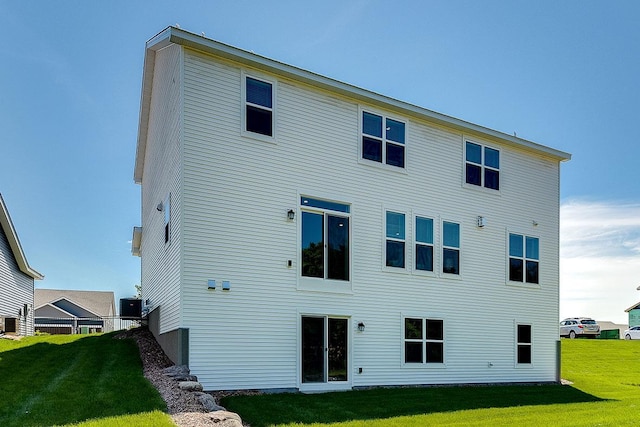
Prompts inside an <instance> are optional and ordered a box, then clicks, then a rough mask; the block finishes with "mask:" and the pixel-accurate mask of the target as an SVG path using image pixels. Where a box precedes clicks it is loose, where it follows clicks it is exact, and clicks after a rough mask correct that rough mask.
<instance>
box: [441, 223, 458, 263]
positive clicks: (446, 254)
mask: <svg viewBox="0 0 640 427" xmlns="http://www.w3.org/2000/svg"><path fill="white" fill-rule="evenodd" d="M442 272H443V273H447V274H460V224H457V223H455V222H448V221H443V222H442Z"/></svg>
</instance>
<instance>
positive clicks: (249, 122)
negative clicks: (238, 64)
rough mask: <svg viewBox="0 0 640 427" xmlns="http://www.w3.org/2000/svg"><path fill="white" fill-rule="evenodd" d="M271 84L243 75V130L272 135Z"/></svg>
mask: <svg viewBox="0 0 640 427" xmlns="http://www.w3.org/2000/svg"><path fill="white" fill-rule="evenodd" d="M273 104H274V102H273V84H272V83H270V82H267V81H265V80H259V79H256V78H253V77H249V76H246V77H245V130H246V131H247V132H253V133H257V134H261V135H266V136H269V137H272V136H273Z"/></svg>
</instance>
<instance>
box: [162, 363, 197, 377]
mask: <svg viewBox="0 0 640 427" xmlns="http://www.w3.org/2000/svg"><path fill="white" fill-rule="evenodd" d="M162 372H163V373H164V374H165V375H166V376H168V377H171V378H173V377H178V376H185V375H189V374H190V373H191V370H190V369H189V367H188V366H187V365H173V366H169V367H168V368H164V369H163V370H162Z"/></svg>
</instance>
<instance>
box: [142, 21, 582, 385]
mask: <svg viewBox="0 0 640 427" xmlns="http://www.w3.org/2000/svg"><path fill="white" fill-rule="evenodd" d="M568 159H570V155H569V154H567V153H565V152H562V151H559V150H556V149H553V148H549V147H546V146H543V145H539V144H537V143H534V142H530V141H527V140H524V139H521V138H517V137H515V136H511V135H507V134H504V133H501V132H497V131H494V130H491V129H487V128H484V127H482V126H479V125H475V124H472V123H468V122H465V121H463V120H460V119H456V118H452V117H448V116H445V115H443V114H439V113H436V112H433V111H430V110H427V109H424V108H420V107H417V106H414V105H411V104H408V103H404V102H402V101H398V100H395V99H391V98H388V97H385V96H383V95H379V94H377V93H374V92H370V91H368V90H365V89H361V88H358V87H355V86H351V85H349V84H345V83H342V82H339V81H335V80H332V79H330V78H327V77H323V76H320V75H317V74H314V73H312V72H309V71H305V70H302V69H299V68H296V67H293V66H290V65H286V64H283V63H281V62H277V61H275V60H271V59H268V58H265V57H262V56H259V55H256V54H254V53H250V52H247V51H244V50H240V49H237V48H234V47H231V46H228V45H225V44H222V43H220V42H217V41H214V40H210V39H207V38H205V37H201V36H198V35H195V34H192V33H189V32H186V31H184V30H181V29H178V28H174V27H169V28H167V29H165V30H164V31H162V32H161V33H159V34H158V35H156V36H155V37H153V38H152V39H151V40H149V41H148V42H147V45H146V51H145V61H144V73H143V83H142V100H141V110H140V124H139V134H138V143H137V153H136V161H135V172H134V179H135V182H136V183H138V184H140V185H141V190H142V191H141V193H142V226H141V227H135V228H134V236H133V247H132V251H133V253H134V254H135V255H139V256H141V264H142V282H141V283H142V298H143V301H144V302H145V307H144V309H145V311H147V310H148V312H149V314H148V319H149V325H150V329H151V330H152V331H153V333H154V334H155V335H156V337H157V338H158V341H159V342H160V343H161V345H162V346H163V348H164V349H165V351H166V352H167V353H168V355H169V356H170V357H171V358H172V359H173V360H174V362H176V363H185V364H188V365H189V367H190V368H191V371H192V373H193V374H195V375H197V376H198V379H199V381H201V382H202V383H203V385H204V387H205V389H207V390H224V389H276V390H300V391H324V390H340V389H351V388H359V387H367V386H380V385H405V384H416V385H419V384H454V383H456V384H457V383H505V382H507V383H511V382H513V383H527V382H555V381H558V380H559V346H558V321H557V319H558V317H559V313H558V311H559V310H558V305H559V297H558V285H559V283H558V281H559V274H558V256H559V255H558V233H559V175H560V163H561V162H563V161H566V160H568Z"/></svg>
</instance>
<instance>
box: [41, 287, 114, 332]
mask: <svg viewBox="0 0 640 427" xmlns="http://www.w3.org/2000/svg"><path fill="white" fill-rule="evenodd" d="M115 316H116V304H115V299H114V296H113V292H111V291H106V292H105V291H73V290H60V289H36V292H35V329H36V331H39V332H47V333H50V334H88V333H96V332H111V331H113V330H114V327H113V325H114V318H115Z"/></svg>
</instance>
